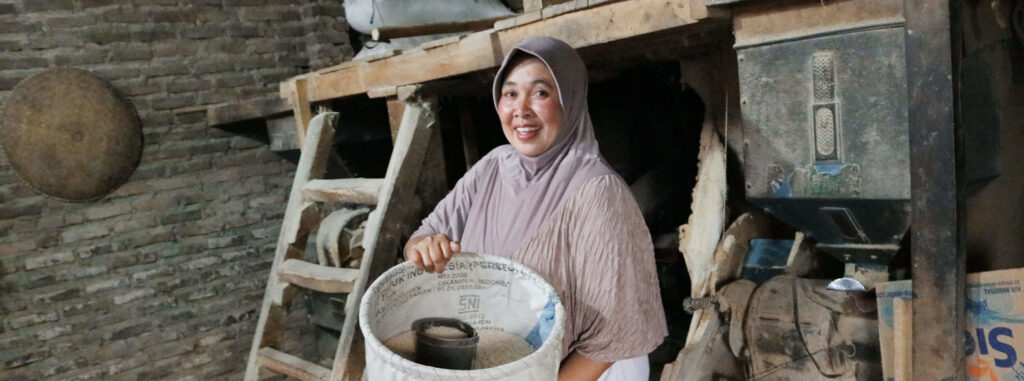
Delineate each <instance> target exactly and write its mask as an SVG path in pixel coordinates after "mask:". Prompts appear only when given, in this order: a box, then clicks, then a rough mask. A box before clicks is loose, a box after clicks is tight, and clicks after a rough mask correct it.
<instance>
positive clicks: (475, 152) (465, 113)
mask: <svg viewBox="0 0 1024 381" xmlns="http://www.w3.org/2000/svg"><path fill="white" fill-rule="evenodd" d="M459 130H460V131H461V132H462V154H463V156H465V159H466V169H467V170H468V169H469V168H470V167H472V166H473V164H476V162H477V160H480V148H479V147H478V144H477V137H476V124H474V123H473V108H472V107H470V104H469V102H466V101H461V102H459Z"/></svg>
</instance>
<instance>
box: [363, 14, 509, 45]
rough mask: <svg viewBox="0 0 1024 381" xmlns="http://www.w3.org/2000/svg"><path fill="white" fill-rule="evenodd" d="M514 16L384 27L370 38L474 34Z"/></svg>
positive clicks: (373, 32) (386, 38) (376, 29)
mask: <svg viewBox="0 0 1024 381" xmlns="http://www.w3.org/2000/svg"><path fill="white" fill-rule="evenodd" d="M513 16H515V15H507V16H498V17H490V18H485V19H477V20H465V21H452V22H439V23H433V24H419V25H403V26H386V27H380V28H373V31H371V33H370V36H371V37H373V39H374V40H375V41H380V40H390V39H392V38H401V37H415V36H426V35H431V34H442V33H458V32H476V31H481V30H485V29H490V28H491V26H493V25H494V23H495V22H496V21H499V20H504V19H507V18H509V17H513Z"/></svg>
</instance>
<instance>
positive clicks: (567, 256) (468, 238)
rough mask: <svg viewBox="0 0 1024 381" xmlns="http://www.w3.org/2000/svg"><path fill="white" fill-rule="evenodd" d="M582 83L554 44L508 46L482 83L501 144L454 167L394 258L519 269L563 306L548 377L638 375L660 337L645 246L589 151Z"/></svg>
mask: <svg viewBox="0 0 1024 381" xmlns="http://www.w3.org/2000/svg"><path fill="white" fill-rule="evenodd" d="M587 87H588V84H587V70H586V67H585V66H584V65H583V61H582V59H580V57H579V55H578V54H577V53H576V51H575V50H573V49H572V48H571V47H569V46H568V45H567V44H565V43H564V42H562V41H559V40H555V39H552V38H547V37H533V38H528V39H526V40H524V41H523V42H521V43H519V44H518V45H516V47H515V48H513V49H512V51H511V52H509V54H508V56H506V57H505V62H504V64H503V65H502V66H501V69H499V70H498V74H497V76H496V78H495V81H494V87H493V96H494V107H495V110H496V111H497V112H498V117H499V119H500V121H501V127H502V131H503V132H504V135H505V138H506V139H508V142H509V143H510V144H508V145H504V146H500V147H498V148H495V149H494V150H492V151H491V152H490V153H488V154H487V155H486V156H485V157H483V158H482V159H481V160H480V161H479V162H477V164H476V165H474V166H473V167H472V168H471V169H470V170H469V171H468V172H466V175H465V176H464V177H463V178H462V179H460V180H459V182H458V183H457V184H456V185H455V188H454V189H452V191H451V192H450V193H449V194H448V195H447V196H446V197H445V198H444V200H442V201H441V202H440V203H439V204H438V205H437V207H436V208H435V209H434V211H433V212H432V213H431V214H430V215H429V216H427V218H426V219H424V220H423V224H422V226H421V227H420V228H419V229H418V230H417V231H416V232H414V233H413V234H412V237H413V238H412V239H410V240H409V242H408V243H407V244H406V246H405V257H406V259H408V260H409V261H410V262H412V263H413V265H414V266H416V268H418V269H422V270H426V271H428V272H443V271H444V268H445V265H446V264H447V262H448V260H449V259H451V258H452V256H453V255H454V253H456V252H458V251H460V250H463V249H464V250H466V251H470V252H477V253H488V254H494V255H499V256H503V257H506V258H509V259H512V260H514V261H516V262H519V263H522V264H524V265H526V266H528V267H530V268H531V269H533V270H534V271H536V272H537V273H538V274H540V275H541V276H543V277H544V279H545V280H547V281H548V283H550V284H551V285H552V286H553V287H554V289H555V291H556V292H557V293H558V296H559V298H560V299H561V300H562V303H563V304H564V305H565V311H566V313H567V317H566V320H565V335H564V336H563V338H562V348H563V349H564V352H563V353H562V363H561V368H560V371H559V379H560V380H563V381H565V380H591V381H593V380H598V379H601V380H602V381H613V380H645V379H647V378H648V363H647V354H648V353H650V352H651V351H652V350H654V348H655V347H657V346H658V344H660V343H661V342H662V340H663V338H664V337H665V335H666V334H667V331H666V328H665V316H664V312H663V311H662V307H661V297H660V294H659V290H658V280H657V279H658V277H657V274H656V271H655V266H654V248H653V245H652V243H651V238H650V233H649V232H648V230H647V225H646V224H645V223H644V219H643V216H642V215H641V213H640V210H639V208H638V207H637V204H636V201H635V200H634V199H633V196H632V194H631V193H630V190H629V187H628V186H627V185H626V183H625V182H624V181H623V180H622V178H620V177H619V176H618V175H617V174H615V172H614V171H613V170H612V169H611V168H610V167H609V166H608V165H607V164H606V163H605V161H604V159H603V158H602V157H601V153H600V150H599V149H598V145H597V140H596V139H595V138H594V126H593V125H592V124H591V119H590V112H589V110H588V106H587Z"/></svg>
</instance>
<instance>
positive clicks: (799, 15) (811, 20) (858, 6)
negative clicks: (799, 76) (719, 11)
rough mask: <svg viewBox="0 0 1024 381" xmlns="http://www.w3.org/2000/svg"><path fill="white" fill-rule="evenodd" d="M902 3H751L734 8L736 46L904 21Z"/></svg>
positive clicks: (861, 0)
mask: <svg viewBox="0 0 1024 381" xmlns="http://www.w3.org/2000/svg"><path fill="white" fill-rule="evenodd" d="M902 15H903V3H902V2H899V1H892V0H855V1H849V0H847V1H826V2H816V1H815V2H807V1H796V2H788V3H787V2H777V1H773V2H765V1H761V2H751V5H745V6H742V7H737V8H736V9H734V11H733V29H734V31H735V33H736V46H737V47H743V46H750V45H757V44H763V43H768V42H773V41H779V40H785V39H790V38H795V37H800V36H807V35H811V34H815V33H820V32H825V31H830V30H836V29H850V28H856V27H868V26H869V25H880V24H892V23H900V22H903V17H902Z"/></svg>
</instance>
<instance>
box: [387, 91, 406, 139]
mask: <svg viewBox="0 0 1024 381" xmlns="http://www.w3.org/2000/svg"><path fill="white" fill-rule="evenodd" d="M387 102H388V123H390V127H391V142H392V143H394V142H395V139H396V138H397V137H398V128H399V127H401V125H402V114H404V113H405V101H403V100H399V99H398V98H397V97H388V98H387Z"/></svg>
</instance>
